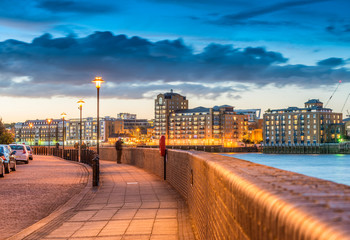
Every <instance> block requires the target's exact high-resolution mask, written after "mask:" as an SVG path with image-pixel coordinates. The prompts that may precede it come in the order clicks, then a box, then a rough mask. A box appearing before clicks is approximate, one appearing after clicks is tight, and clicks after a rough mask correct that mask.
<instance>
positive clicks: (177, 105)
mask: <svg viewBox="0 0 350 240" xmlns="http://www.w3.org/2000/svg"><path fill="white" fill-rule="evenodd" d="M185 109H188V100H187V99H186V97H185V96H182V95H180V94H178V93H174V92H173V90H172V89H171V90H170V92H167V93H164V94H158V95H157V98H156V99H155V109H154V112H155V114H154V134H155V135H154V137H155V139H159V138H160V136H162V135H164V136H165V137H166V139H168V138H169V115H170V114H171V113H173V112H175V111H176V110H185Z"/></svg>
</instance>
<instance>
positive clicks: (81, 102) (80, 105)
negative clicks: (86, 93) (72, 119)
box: [77, 99, 85, 162]
mask: <svg viewBox="0 0 350 240" xmlns="http://www.w3.org/2000/svg"><path fill="white" fill-rule="evenodd" d="M77 103H78V108H79V110H80V130H79V132H80V143H79V161H80V162H81V145H83V142H82V141H83V140H82V135H83V134H82V133H83V131H82V127H83V119H82V116H83V114H82V112H83V105H84V103H85V102H84V101H83V100H82V99H80V100H79V101H78V102H77Z"/></svg>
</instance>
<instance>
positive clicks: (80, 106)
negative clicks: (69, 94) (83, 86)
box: [77, 99, 85, 108]
mask: <svg viewBox="0 0 350 240" xmlns="http://www.w3.org/2000/svg"><path fill="white" fill-rule="evenodd" d="M77 103H78V105H79V108H82V107H83V105H84V103H85V102H84V101H83V100H82V99H80V100H79V101H78V102H77Z"/></svg>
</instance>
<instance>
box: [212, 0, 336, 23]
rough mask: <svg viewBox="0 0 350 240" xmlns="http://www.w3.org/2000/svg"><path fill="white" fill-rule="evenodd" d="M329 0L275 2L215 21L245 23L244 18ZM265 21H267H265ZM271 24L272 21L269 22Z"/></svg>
mask: <svg viewBox="0 0 350 240" xmlns="http://www.w3.org/2000/svg"><path fill="white" fill-rule="evenodd" d="M324 1H329V0H299V1H288V2H281V3H275V4H272V5H269V6H265V7H260V8H249V10H247V11H242V12H239V13H236V14H229V15H225V16H222V17H221V18H220V19H218V20H216V21H213V23H216V24H223V25H230V24H243V23H242V20H248V19H251V18H254V17H258V16H261V15H265V14H269V13H273V12H278V11H283V10H286V9H288V8H291V7H297V6H303V5H307V4H313V3H319V2H324ZM256 22H257V23H259V22H260V21H256ZM264 22H265V21H264ZM269 24H271V22H269Z"/></svg>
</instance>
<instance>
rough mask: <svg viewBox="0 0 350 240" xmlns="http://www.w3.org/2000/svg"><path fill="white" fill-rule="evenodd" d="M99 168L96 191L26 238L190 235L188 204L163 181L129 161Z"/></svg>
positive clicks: (104, 163) (168, 237)
mask: <svg viewBox="0 0 350 240" xmlns="http://www.w3.org/2000/svg"><path fill="white" fill-rule="evenodd" d="M100 166H101V185H100V187H99V188H98V190H97V191H93V190H90V191H89V193H88V194H86V195H85V196H84V197H83V198H82V199H81V201H80V202H84V203H83V204H77V206H75V207H74V208H72V209H70V210H69V212H66V213H65V214H62V215H61V220H59V219H58V220H57V221H56V223H55V224H53V225H54V227H52V226H51V227H48V228H47V229H46V230H45V226H44V227H42V228H41V229H37V231H35V232H33V233H32V234H31V235H29V236H27V237H26V238H24V239H38V238H40V239H46V240H55V239H113V240H118V239H123V240H127V239H133V240H134V239H151V240H157V239H166V240H173V239H174V240H175V239H194V235H193V232H192V227H191V224H190V221H189V215H188V210H187V209H186V208H187V207H186V204H184V201H183V200H182V198H181V197H180V196H179V194H178V193H177V192H176V191H175V190H174V189H173V188H172V187H171V186H170V185H169V184H168V183H167V182H165V181H162V180H161V179H159V178H158V177H156V176H155V175H152V174H149V173H147V172H145V171H144V170H142V169H140V168H137V167H134V166H131V165H126V164H116V163H114V162H108V161H101V165H100ZM58 218H59V217H58ZM48 225H49V224H48Z"/></svg>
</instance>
